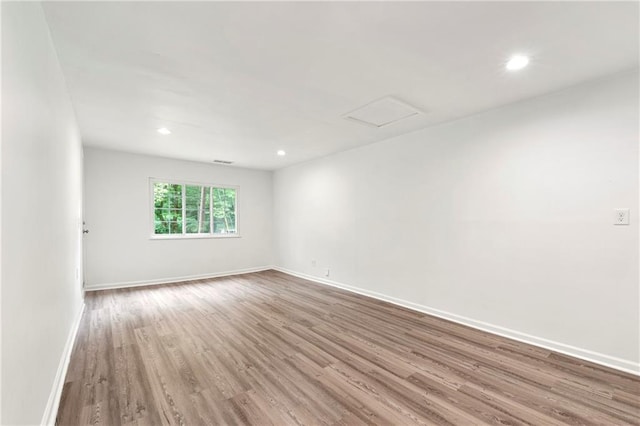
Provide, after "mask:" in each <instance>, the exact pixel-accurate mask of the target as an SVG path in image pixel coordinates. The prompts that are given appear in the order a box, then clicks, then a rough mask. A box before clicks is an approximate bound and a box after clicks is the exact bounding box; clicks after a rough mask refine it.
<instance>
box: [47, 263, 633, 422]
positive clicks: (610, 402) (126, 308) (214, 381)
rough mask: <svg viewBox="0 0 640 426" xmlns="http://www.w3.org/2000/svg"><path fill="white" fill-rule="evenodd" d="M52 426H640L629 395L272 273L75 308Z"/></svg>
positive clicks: (543, 359) (513, 347) (543, 357)
mask: <svg viewBox="0 0 640 426" xmlns="http://www.w3.org/2000/svg"><path fill="white" fill-rule="evenodd" d="M86 304H87V306H86V311H85V314H84V317H83V319H82V323H81V326H80V331H79V334H78V337H77V341H76V344H75V348H74V350H73V354H72V358H71V364H70V366H69V370H68V373H67V377H66V381H65V385H64V390H63V394H62V400H61V404H60V409H59V412H58V418H57V422H58V424H60V425H89V424H91V425H98V424H104V425H165V424H166V425H169V424H171V425H174V424H175V425H214V424H224V425H226V424H229V425H233V424H252V425H289V424H299V425H319V424H326V425H362V424H393V425H414V424H438V425H472V424H501V425H525V424H529V425H554V424H571V425H577V424H598V425H622V424H633V425H637V424H639V423H640V380H639V378H638V377H635V376H633V375H630V374H625V373H622V372H619V371H615V370H612V369H609V368H605V367H602V366H598V365H595V364H591V363H588V362H584V361H580V360H578V359H574V358H571V357H568V356H565V355H561V354H558V353H554V352H551V351H548V350H545V349H540V348H537V347H534V346H529V345H526V344H523V343H519V342H515V341H512V340H509V339H505V338H502V337H498V336H495V335H492V334H488V333H484V332H481V331H478V330H474V329H471V328H468V327H464V326H461V325H458V324H455V323H451V322H448V321H445V320H442V319H438V318H435V317H432V316H429V315H425V314H422V313H419V312H414V311H411V310H408V309H403V308H401V307H398V306H395V305H391V304H388V303H384V302H381V301H378V300H374V299H370V298H367V297H364V296H360V295H357V294H353V293H349V292H346V291H342V290H339V289H336V288H332V287H327V286H322V285H317V284H313V283H311V282H309V281H305V280H302V279H299V278H295V277H292V276H289V275H285V274H283V273H280V272H275V271H266V272H260V273H254V274H246V275H239V276H235V277H226V278H218V279H211V280H201V281H192V282H189V283H182V284H169V285H162V286H154V287H139V288H131V289H120V290H109V291H100V292H92V293H88V294H87V298H86Z"/></svg>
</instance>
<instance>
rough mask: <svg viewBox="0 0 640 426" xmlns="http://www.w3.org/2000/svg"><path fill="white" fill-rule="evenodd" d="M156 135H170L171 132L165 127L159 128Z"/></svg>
mask: <svg viewBox="0 0 640 426" xmlns="http://www.w3.org/2000/svg"><path fill="white" fill-rule="evenodd" d="M158 133H160V134H161V135H170V134H171V130H169V129H167V128H166V127H160V128H159V129H158Z"/></svg>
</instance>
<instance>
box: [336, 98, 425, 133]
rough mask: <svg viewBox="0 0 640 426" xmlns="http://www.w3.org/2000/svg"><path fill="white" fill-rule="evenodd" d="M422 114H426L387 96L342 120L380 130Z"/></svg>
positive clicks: (345, 116) (352, 112) (354, 111)
mask: <svg viewBox="0 0 640 426" xmlns="http://www.w3.org/2000/svg"><path fill="white" fill-rule="evenodd" d="M420 114H424V113H423V112H422V111H421V110H419V109H418V108H416V107H414V106H411V105H409V104H408V103H406V102H402V101H401V100H399V99H396V98H394V97H392V96H387V97H384V98H382V99H378V100H376V101H373V102H370V103H368V104H366V105H365V106H363V107H360V108H358V109H355V110H353V111H351V112H349V113H347V114H345V115H343V116H342V118H344V119H346V120H351V121H355V122H356V123H360V124H364V125H365V126H369V127H377V128H380V127H385V126H388V125H390V124H394V123H397V122H399V121H401V120H404V119H407V118H409V117H413V116H416V115H420Z"/></svg>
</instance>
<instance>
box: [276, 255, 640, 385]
mask: <svg viewBox="0 0 640 426" xmlns="http://www.w3.org/2000/svg"><path fill="white" fill-rule="evenodd" d="M272 269H275V270H276V271H280V272H283V273H285V274H289V275H293V276H295V277H299V278H304V279H306V280H309V281H313V282H316V283H319V284H325V285H329V286H332V287H337V288H341V289H343V290H347V291H350V292H352V293H357V294H361V295H364V296H368V297H372V298H374V299H378V300H382V301H384V302H389V303H393V304H394V305H399V306H403V307H405V308H408V309H412V310H414V311H418V312H423V313H425V314H429V315H433V316H434V317H438V318H443V319H446V320H449V321H453V322H455V323H458V324H462V325H466V326H469V327H472V328H475V329H478V330H482V331H486V332H488V333H492V334H497V335H498V336H502V337H506V338H509V339H513V340H517V341H519V342H522V343H527V344H530V345H534V346H538V347H541V348H544V349H548V350H552V351H555V352H559V353H561V354H564V355H568V356H571V357H574V358H578V359H582V360H585V361H590V362H593V363H596V364H600V365H603V366H605V367H610V368H614V369H616V370H621V371H624V372H626V373H630V374H634V375H637V376H640V363H637V362H633V361H629V360H626V359H621V358H616V357H613V356H610V355H606V354H602V353H599V352H594V351H590V350H588V349H582V348H578V347H575V346H571V345H567V344H564V343H560V342H555V341H553V340H548V339H544V338H542V337H537V336H532V335H530V334H526V333H522V332H519V331H516V330H511V329H508V328H505V327H500V326H498V325H494V324H490V323H487V322H484V321H478V320H474V319H472V318H467V317H464V316H462V315H457V314H452V313H450V312H445V311H442V310H439V309H435V308H431V307H429V306H424V305H419V304H417V303H413V302H408V301H406V300H402V299H396V298H395V297H391V296H387V295H384V294H381V293H377V292H374V291H370V290H365V289H362V288H358V287H354V286H350V285H346V284H342V283H339V282H336V281H332V280H328V279H325V278H320V277H314V276H312V275H307V274H304V273H301V272H296V271H292V270H289V269H285V268H281V267H279V266H274V267H273V268H272Z"/></svg>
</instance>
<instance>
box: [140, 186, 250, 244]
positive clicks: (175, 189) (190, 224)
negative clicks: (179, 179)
mask: <svg viewBox="0 0 640 426" xmlns="http://www.w3.org/2000/svg"><path fill="white" fill-rule="evenodd" d="M151 187H152V189H153V206H152V210H153V221H152V222H153V232H152V236H153V237H159V238H162V237H187V238H189V237H232V236H238V226H237V225H238V223H237V209H236V208H237V188H233V187H228V186H220V185H204V184H191V183H174V182H166V181H160V180H156V179H152V180H151Z"/></svg>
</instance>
